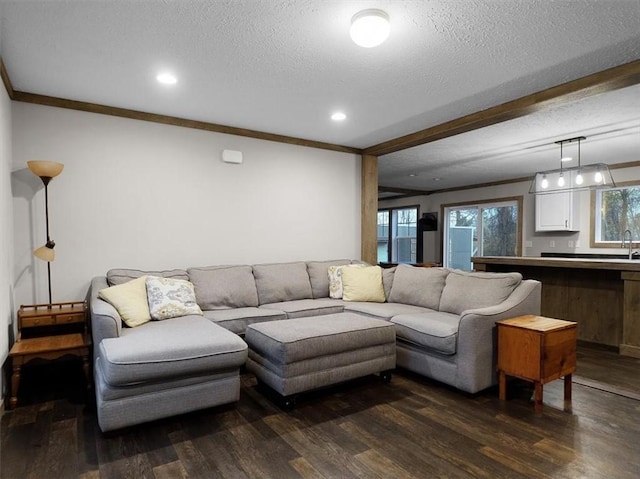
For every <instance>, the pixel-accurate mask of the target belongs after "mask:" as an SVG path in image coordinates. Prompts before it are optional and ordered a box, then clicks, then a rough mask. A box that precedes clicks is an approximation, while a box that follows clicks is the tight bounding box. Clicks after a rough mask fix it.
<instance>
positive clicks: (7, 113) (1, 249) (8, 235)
mask: <svg viewBox="0 0 640 479" xmlns="http://www.w3.org/2000/svg"><path fill="white" fill-rule="evenodd" d="M12 212H13V210H12V200H11V100H9V95H7V92H6V90H5V88H4V86H3V85H2V84H0V364H4V362H5V360H6V359H7V356H8V354H9V336H10V333H9V331H10V329H11V324H12V323H13V321H12V318H13V316H14V311H13V310H14V307H13V293H12V285H13V266H12V265H13V246H12V241H13V216H12V214H13V213H12ZM5 385H6V381H5V377H4V374H2V373H0V402H1V401H2V398H4V396H5V390H6V386H5Z"/></svg>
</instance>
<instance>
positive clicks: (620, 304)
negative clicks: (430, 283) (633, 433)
mask: <svg viewBox="0 0 640 479" xmlns="http://www.w3.org/2000/svg"><path fill="white" fill-rule="evenodd" d="M471 261H472V262H473V265H474V268H475V270H476V271H493V272H507V271H517V272H519V273H522V276H523V277H524V278H526V279H537V280H539V281H541V282H542V305H541V314H542V315H543V316H547V317H551V318H558V319H566V320H569V321H575V322H577V323H578V339H579V340H581V341H587V342H590V343H597V344H602V345H606V346H611V347H615V348H618V350H619V352H620V354H622V355H626V356H633V357H636V358H640V260H618V259H613V260H611V259H584V258H540V257H524V256H479V257H474V258H471Z"/></svg>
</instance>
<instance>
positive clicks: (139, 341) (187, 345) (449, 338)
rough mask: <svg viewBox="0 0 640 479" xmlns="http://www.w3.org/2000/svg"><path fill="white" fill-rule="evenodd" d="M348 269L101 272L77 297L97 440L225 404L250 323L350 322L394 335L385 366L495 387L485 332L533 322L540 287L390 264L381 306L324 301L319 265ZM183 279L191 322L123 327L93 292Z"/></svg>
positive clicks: (498, 276)
mask: <svg viewBox="0 0 640 479" xmlns="http://www.w3.org/2000/svg"><path fill="white" fill-rule="evenodd" d="M351 263H360V262H358V261H351V260H334V261H308V262H293V263H277V264H259V265H232V266H209V267H195V268H189V269H187V270H171V271H156V272H146V271H138V270H129V269H125V270H111V271H109V272H108V273H107V275H106V276H100V277H97V278H94V279H93V281H92V283H91V288H90V290H89V304H90V314H91V330H92V335H93V341H94V354H93V359H94V374H95V383H96V387H95V392H96V402H97V412H98V420H99V424H100V427H101V428H102V430H103V431H108V430H111V429H117V428H121V427H124V426H128V425H132V424H136V423H141V422H146V421H150V420H153V419H157V418H161V417H167V416H170V415H174V414H179V413H183V412H187V411H191V410H196V409H201V408H205V407H211V406H215V405H219V404H224V403H229V402H233V401H236V400H237V399H238V396H239V391H240V383H239V369H240V367H241V366H242V365H243V364H244V363H245V361H246V359H247V346H246V344H245V342H244V341H243V339H242V336H243V335H244V333H245V331H246V329H247V327H248V326H249V325H250V324H253V323H258V322H265V321H273V320H285V319H290V318H307V319H308V320H309V321H313V320H314V319H313V318H314V316H320V315H330V314H335V313H341V312H350V313H354V314H357V315H361V316H367V317H372V318H378V319H384V320H387V321H390V322H391V323H393V324H394V325H395V331H396V348H397V350H396V356H397V365H399V366H402V367H404V368H407V369H410V370H412V371H415V372H418V373H420V374H422V375H424V376H427V377H430V378H433V379H436V380H438V381H441V382H444V383H446V384H449V385H452V386H454V387H456V388H458V389H460V390H463V391H466V392H469V393H475V392H478V391H480V390H482V389H485V388H487V387H490V386H491V385H493V384H495V383H496V375H495V344H496V341H495V337H494V330H495V328H494V323H495V321H497V320H499V319H505V318H509V317H515V316H520V315H524V314H540V292H541V285H540V283H539V282H537V281H532V280H522V277H521V276H520V275H519V274H518V273H468V272H463V271H457V270H448V269H444V268H417V267H413V266H408V265H400V266H398V267H397V268H391V269H385V270H383V274H382V281H383V284H384V299H385V301H384V302H354V301H344V300H343V299H333V298H330V297H329V296H330V295H329V277H328V269H329V267H330V266H341V265H348V264H351ZM147 274H149V275H154V276H161V277H170V278H171V277H172V278H178V279H188V280H189V281H190V282H191V283H192V284H193V286H194V290H195V298H196V301H197V303H198V305H199V306H200V308H201V309H202V313H203V314H202V315H188V316H183V317H178V318H173V319H169V320H164V321H150V322H148V323H146V324H142V325H140V326H137V327H134V328H128V327H124V326H123V323H122V320H121V318H120V316H119V314H118V311H117V310H116V309H115V308H114V307H113V306H112V305H111V304H109V303H108V302H106V301H104V300H103V299H101V298H100V296H99V291H100V290H103V289H104V288H107V287H109V286H113V285H117V284H122V283H124V282H126V281H129V280H132V279H135V278H139V277H141V276H143V275H147Z"/></svg>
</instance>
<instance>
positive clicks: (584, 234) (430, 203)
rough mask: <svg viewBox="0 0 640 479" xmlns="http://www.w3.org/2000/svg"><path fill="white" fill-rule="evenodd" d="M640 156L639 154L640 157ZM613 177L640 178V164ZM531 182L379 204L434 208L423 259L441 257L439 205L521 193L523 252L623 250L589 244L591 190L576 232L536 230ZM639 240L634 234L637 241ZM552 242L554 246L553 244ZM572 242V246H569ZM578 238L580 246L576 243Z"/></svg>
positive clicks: (584, 194) (582, 199)
mask: <svg viewBox="0 0 640 479" xmlns="http://www.w3.org/2000/svg"><path fill="white" fill-rule="evenodd" d="M638 159H639V160H640V158H638ZM611 173H612V175H613V179H614V181H616V183H621V182H625V181H632V180H640V168H638V167H635V168H621V169H615V170H611ZM529 186H530V183H529V182H528V181H527V182H521V183H512V184H506V185H498V186H491V187H486V188H474V189H469V190H459V191H451V192H448V193H436V194H433V195H428V196H416V197H411V198H404V199H398V200H381V201H380V202H379V205H378V206H379V207H380V208H388V207H397V206H408V205H416V204H418V205H420V214H422V213H427V212H431V211H437V212H438V231H437V232H427V233H425V244H424V260H425V261H437V262H440V261H441V244H440V242H441V237H442V217H441V212H440V206H441V205H443V204H451V203H463V202H467V201H480V200H489V199H494V198H507V197H513V196H522V197H523V200H524V205H523V207H524V216H523V218H524V222H523V226H522V236H523V238H522V240H523V252H522V254H523V255H524V256H540V254H541V253H542V252H551V253H582V254H585V253H592V254H624V252H625V251H623V250H622V249H620V248H590V246H589V236H590V231H591V226H590V224H591V219H590V218H591V217H590V208H591V197H590V193H589V192H588V191H582V192H580V193H579V203H580V206H579V208H580V224H579V229H580V231H579V232H576V233H568V232H567V233H564V232H563V233H559V232H553V233H536V232H535V196H534V195H530V194H529ZM527 241H530V242H531V246H530V247H525V242H527ZM636 241H637V239H636V238H634V243H635V242H636ZM551 242H553V243H554V246H553V247H551ZM569 242H572V244H573V246H572V247H570V246H569ZM576 242H577V243H578V244H579V247H576V246H575V245H576Z"/></svg>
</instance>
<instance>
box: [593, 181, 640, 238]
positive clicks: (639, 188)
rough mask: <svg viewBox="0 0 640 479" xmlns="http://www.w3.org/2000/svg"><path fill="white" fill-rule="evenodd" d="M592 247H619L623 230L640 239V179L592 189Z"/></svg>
mask: <svg viewBox="0 0 640 479" xmlns="http://www.w3.org/2000/svg"><path fill="white" fill-rule="evenodd" d="M591 199H592V202H591V203H592V205H593V208H592V211H591V247H603V248H618V247H619V246H620V242H621V241H622V236H623V234H624V231H625V230H631V237H632V238H633V241H634V242H637V241H638V240H639V239H640V183H636V182H634V183H629V184H624V185H621V186H620V187H618V188H612V189H607V190H595V191H592V192H591Z"/></svg>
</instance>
